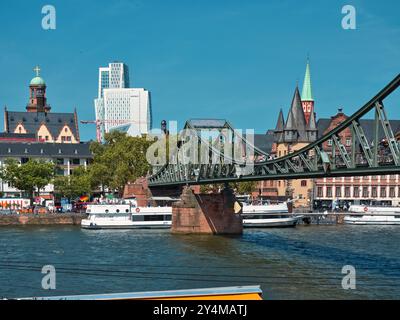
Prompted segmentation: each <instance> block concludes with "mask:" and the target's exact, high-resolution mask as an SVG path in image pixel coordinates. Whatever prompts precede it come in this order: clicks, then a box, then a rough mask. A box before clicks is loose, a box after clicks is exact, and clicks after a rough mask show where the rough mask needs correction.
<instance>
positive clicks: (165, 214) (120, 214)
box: [81, 204, 172, 229]
mask: <svg viewBox="0 0 400 320" xmlns="http://www.w3.org/2000/svg"><path fill="white" fill-rule="evenodd" d="M86 213H88V218H87V219H83V220H82V222H81V227H82V228H84V229H150V228H170V227H171V217H172V208H171V207H134V206H132V205H130V204H91V205H88V206H87V209H86Z"/></svg>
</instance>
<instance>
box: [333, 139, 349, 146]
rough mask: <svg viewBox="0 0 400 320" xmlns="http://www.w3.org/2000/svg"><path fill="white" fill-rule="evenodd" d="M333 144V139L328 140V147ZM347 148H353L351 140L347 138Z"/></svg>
mask: <svg viewBox="0 0 400 320" xmlns="http://www.w3.org/2000/svg"><path fill="white" fill-rule="evenodd" d="M332 143H333V141H332V139H329V140H328V146H331V145H332ZM346 146H348V147H350V146H351V139H350V138H346Z"/></svg>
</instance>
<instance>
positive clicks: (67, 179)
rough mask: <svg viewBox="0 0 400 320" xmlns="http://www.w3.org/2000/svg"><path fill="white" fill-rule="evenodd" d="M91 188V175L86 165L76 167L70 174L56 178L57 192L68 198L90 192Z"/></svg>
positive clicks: (55, 188)
mask: <svg viewBox="0 0 400 320" xmlns="http://www.w3.org/2000/svg"><path fill="white" fill-rule="evenodd" d="M91 189H92V188H91V175H90V172H89V170H86V169H85V168H84V167H78V168H76V169H74V170H73V171H72V174H71V175H69V176H57V177H55V178H54V190H55V193H56V194H58V195H60V196H62V197H67V198H68V199H74V198H77V197H79V196H81V195H84V194H88V193H90V192H91Z"/></svg>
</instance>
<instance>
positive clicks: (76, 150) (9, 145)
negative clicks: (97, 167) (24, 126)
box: [0, 137, 93, 198]
mask: <svg viewBox="0 0 400 320" xmlns="http://www.w3.org/2000/svg"><path fill="white" fill-rule="evenodd" d="M11 138H12V139H13V141H12V142H5V141H4V140H3V141H0V167H2V166H3V165H4V163H5V160H6V159H10V158H13V159H16V160H17V161H19V162H20V163H21V164H23V163H26V162H27V161H28V160H29V159H35V160H44V161H52V162H53V163H54V164H55V165H56V167H57V170H56V174H57V175H65V176H67V175H70V174H71V173H72V171H73V170H74V169H75V168H77V167H79V166H84V167H86V166H87V165H88V164H89V163H90V161H91V159H92V158H93V156H92V153H91V152H90V148H89V146H90V143H88V142H86V143H79V144H64V143H46V142H38V141H35V142H25V141H24V140H23V139H24V138H23V137H21V140H20V141H18V140H16V138H15V137H11ZM53 191H54V186H53V184H48V185H47V186H46V187H45V188H43V189H42V190H40V195H44V196H50V195H51V193H52V192H53ZM0 193H1V195H2V197H4V198H7V197H19V196H20V195H21V191H20V190H18V189H15V188H14V187H12V186H10V185H8V184H7V183H6V182H5V181H2V180H1V179H0Z"/></svg>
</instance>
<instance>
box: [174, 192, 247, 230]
mask: <svg viewBox="0 0 400 320" xmlns="http://www.w3.org/2000/svg"><path fill="white" fill-rule="evenodd" d="M235 202H236V197H235V195H234V194H233V191H232V190H231V189H229V188H225V189H224V190H223V191H222V192H221V193H217V194H195V193H194V192H193V190H192V189H191V188H190V187H188V186H186V187H184V188H183V191H182V195H181V200H180V201H177V202H175V203H174V204H173V205H172V229H171V232H172V233H175V234H179V233H180V234H182V233H184V234H189V233H193V234H230V235H233V234H242V232H243V224H242V217H241V216H240V215H239V214H237V213H235V210H234V205H235Z"/></svg>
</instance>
